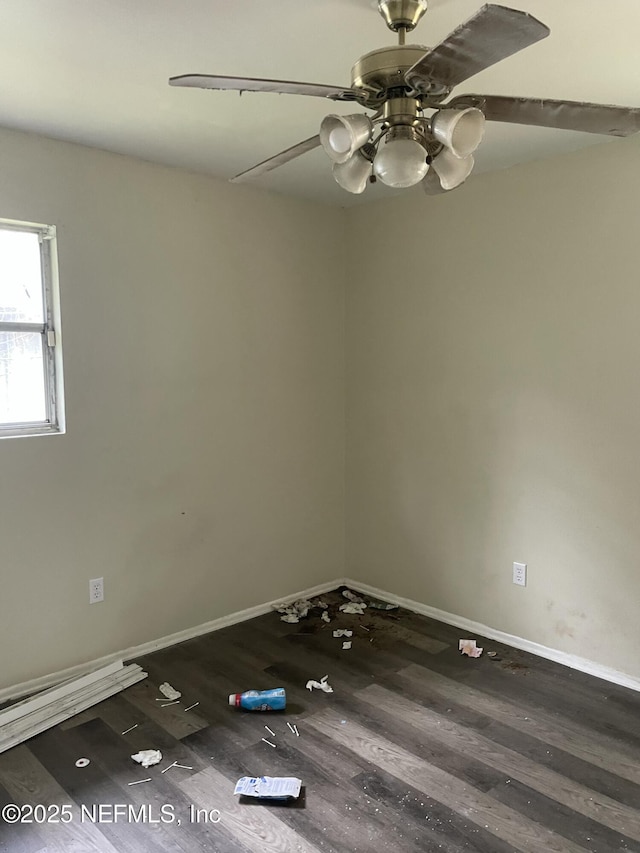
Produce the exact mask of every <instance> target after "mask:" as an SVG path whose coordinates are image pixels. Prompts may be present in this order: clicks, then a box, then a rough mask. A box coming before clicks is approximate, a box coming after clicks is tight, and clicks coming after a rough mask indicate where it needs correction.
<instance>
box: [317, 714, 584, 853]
mask: <svg viewBox="0 0 640 853" xmlns="http://www.w3.org/2000/svg"><path fill="white" fill-rule="evenodd" d="M307 725H310V726H313V727H315V728H318V729H319V730H320V731H323V732H324V733H325V734H329V735H330V736H331V737H333V738H335V739H336V740H339V741H340V742H341V743H344V744H345V745H348V746H349V748H350V749H351V750H352V751H354V752H357V753H358V754H360V755H363V756H364V757H366V758H368V759H369V760H370V761H371V762H372V763H374V764H376V765H377V766H379V767H381V768H383V769H384V770H386V771H387V772H389V773H391V774H392V775H394V776H396V777H398V778H400V779H405V780H411V784H412V785H413V786H414V787H416V788H417V789H418V790H420V791H423V792H424V793H425V794H427V796H430V797H432V798H433V799H434V800H437V801H438V802H441V803H443V804H444V805H446V806H448V807H449V808H451V809H453V810H454V811H457V812H458V813H460V814H464V815H465V816H466V817H467V818H468V819H469V820H471V821H473V822H474V823H476V824H478V825H481V826H484V827H485V828H489V829H490V830H491V832H493V834H494V835H496V836H497V837H498V838H501V839H503V840H504V841H506V842H507V843H509V844H512V845H513V847H514V848H515V849H516V850H518V851H521V853H548V851H553V853H584V851H583V848H581V847H579V846H578V845H577V844H573V843H572V842H570V841H568V840H567V839H565V838H562V837H561V836H559V835H557V834H556V833H554V832H552V831H550V830H548V829H547V828H546V827H544V826H541V825H540V824H535V823H533V822H532V821H530V820H528V819H527V818H526V817H524V816H523V815H521V814H519V813H518V812H516V811H515V810H514V809H511V808H509V807H506V806H503V805H502V803H499V802H498V801H497V800H495V799H494V798H492V797H490V796H489V795H487V794H485V793H483V792H481V791H477V790H475V789H474V788H472V787H471V786H470V785H467V784H465V783H464V782H461V781H460V780H459V779H457V778H455V777H454V776H451V775H450V774H449V773H446V772H445V771H443V770H440V769H439V768H436V767H434V766H433V765H430V764H428V763H427V762H425V761H423V760H421V759H419V758H416V756H414V755H412V754H411V753H409V752H407V751H406V750H405V749H402V748H400V747H397V746H396V745H395V744H394V743H392V742H391V741H390V740H385V739H383V738H380V737H376V736H372V735H371V733H370V732H368V731H367V729H365V728H363V727H362V726H359V725H358V724H357V723H354V724H352V725H350V726H349V727H348V728H343V727H342V726H341V725H340V719H339V717H338V716H337V715H336V714H335V712H333V711H322V712H320V713H319V714H316V715H314V716H312V717H309V719H308V720H307Z"/></svg>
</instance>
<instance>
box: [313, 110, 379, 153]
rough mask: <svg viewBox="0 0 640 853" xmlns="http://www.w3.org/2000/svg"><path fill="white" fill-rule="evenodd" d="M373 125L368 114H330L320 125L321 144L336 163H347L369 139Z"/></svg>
mask: <svg viewBox="0 0 640 853" xmlns="http://www.w3.org/2000/svg"><path fill="white" fill-rule="evenodd" d="M372 127H373V125H372V123H371V119H370V118H369V116H366V115H352V116H338V115H328V116H325V117H324V118H323V119H322V124H321V125H320V144H321V145H322V147H323V148H324V150H325V153H326V155H327V156H328V157H329V158H330V159H331V160H333V162H334V163H346V161H347V160H348V159H349V157H351V156H352V155H353V154H355V152H356V151H357V150H358V149H359V148H362V146H363V145H364V144H365V143H366V142H368V141H369V138H370V136H371V129H372Z"/></svg>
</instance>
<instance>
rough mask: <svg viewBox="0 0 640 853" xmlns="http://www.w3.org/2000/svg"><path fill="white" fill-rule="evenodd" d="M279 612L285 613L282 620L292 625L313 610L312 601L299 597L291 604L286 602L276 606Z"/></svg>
mask: <svg viewBox="0 0 640 853" xmlns="http://www.w3.org/2000/svg"><path fill="white" fill-rule="evenodd" d="M276 610H277V611H278V613H282V614H283V615H282V616H281V617H280V621H281V622H290V623H291V624H292V625H293V624H295V623H296V622H299V621H300V620H301V619H304V617H305V616H306V615H307V614H308V613H309V611H310V610H311V602H310V601H309V600H308V599H306V598H299V599H298V600H297V601H294V602H292V603H291V604H284V605H281V606H279V607H276Z"/></svg>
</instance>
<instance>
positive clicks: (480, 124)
mask: <svg viewBox="0 0 640 853" xmlns="http://www.w3.org/2000/svg"><path fill="white" fill-rule="evenodd" d="M484 121H485V119H484V113H483V112H482V110H478V109H476V107H467V108H466V109H464V110H446V109H445V110H440V111H439V112H437V113H436V114H435V115H434V116H433V117H432V119H431V133H432V134H433V135H434V136H435V138H436V139H437V140H438V142H442V144H443V145H446V147H447V148H448V149H449V151H450V152H451V153H452V154H453V156H454V157H460V158H464V157H468V156H469V154H472V153H473V152H474V151H475V150H476V148H477V147H478V145H480V141H481V140H482V136H483V134H484Z"/></svg>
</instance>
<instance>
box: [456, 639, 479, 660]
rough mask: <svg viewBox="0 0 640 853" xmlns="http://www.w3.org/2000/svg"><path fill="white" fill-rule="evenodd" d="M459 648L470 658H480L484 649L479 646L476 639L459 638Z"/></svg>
mask: <svg viewBox="0 0 640 853" xmlns="http://www.w3.org/2000/svg"><path fill="white" fill-rule="evenodd" d="M458 649H459V650H460V651H461V652H462V654H463V655H468V656H469V657H470V658H479V657H480V655H481V654H482V652H483V649H480V648H478V646H477V645H476V641H475V640H459V642H458Z"/></svg>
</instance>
